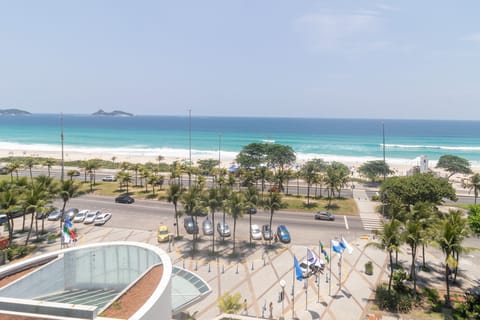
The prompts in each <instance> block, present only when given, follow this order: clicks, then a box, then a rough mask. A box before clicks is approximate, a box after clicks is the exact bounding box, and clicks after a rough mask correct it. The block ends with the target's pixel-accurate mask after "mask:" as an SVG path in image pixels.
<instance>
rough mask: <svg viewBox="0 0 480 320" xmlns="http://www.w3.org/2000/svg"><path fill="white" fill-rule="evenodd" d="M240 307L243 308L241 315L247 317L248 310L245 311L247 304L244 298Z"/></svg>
mask: <svg viewBox="0 0 480 320" xmlns="http://www.w3.org/2000/svg"><path fill="white" fill-rule="evenodd" d="M242 306H243V312H242V315H244V316H246V315H248V310H247V306H248V304H247V299H246V298H245V300H243V304H242Z"/></svg>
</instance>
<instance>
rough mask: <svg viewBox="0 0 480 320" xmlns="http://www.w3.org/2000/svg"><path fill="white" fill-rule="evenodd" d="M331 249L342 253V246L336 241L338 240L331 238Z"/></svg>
mask: <svg viewBox="0 0 480 320" xmlns="http://www.w3.org/2000/svg"><path fill="white" fill-rule="evenodd" d="M332 250H333V251H335V252H336V253H340V254H342V253H343V250H344V249H343V247H342V246H341V245H340V243H338V241H335V240H332Z"/></svg>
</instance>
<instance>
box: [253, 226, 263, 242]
mask: <svg viewBox="0 0 480 320" xmlns="http://www.w3.org/2000/svg"><path fill="white" fill-rule="evenodd" d="M250 233H251V234H252V239H253V240H262V230H260V227H259V226H258V224H252V228H251V229H250Z"/></svg>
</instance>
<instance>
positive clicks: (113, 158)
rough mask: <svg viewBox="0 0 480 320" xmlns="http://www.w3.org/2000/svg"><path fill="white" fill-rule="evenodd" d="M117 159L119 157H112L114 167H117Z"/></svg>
mask: <svg viewBox="0 0 480 320" xmlns="http://www.w3.org/2000/svg"><path fill="white" fill-rule="evenodd" d="M115 160H117V157H115V156H113V157H112V165H113V168H115Z"/></svg>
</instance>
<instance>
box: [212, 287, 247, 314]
mask: <svg viewBox="0 0 480 320" xmlns="http://www.w3.org/2000/svg"><path fill="white" fill-rule="evenodd" d="M241 300H242V295H241V294H240V293H238V292H237V293H235V294H234V295H231V294H230V292H227V293H225V294H224V295H223V296H221V297H219V298H218V300H217V302H218V309H220V311H221V312H223V313H228V314H234V313H237V312H238V311H240V310H241V309H242V303H241Z"/></svg>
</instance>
